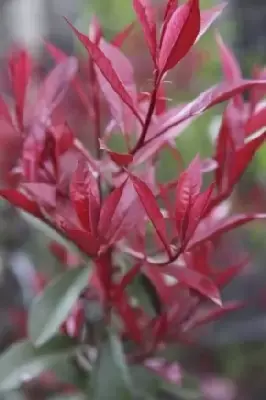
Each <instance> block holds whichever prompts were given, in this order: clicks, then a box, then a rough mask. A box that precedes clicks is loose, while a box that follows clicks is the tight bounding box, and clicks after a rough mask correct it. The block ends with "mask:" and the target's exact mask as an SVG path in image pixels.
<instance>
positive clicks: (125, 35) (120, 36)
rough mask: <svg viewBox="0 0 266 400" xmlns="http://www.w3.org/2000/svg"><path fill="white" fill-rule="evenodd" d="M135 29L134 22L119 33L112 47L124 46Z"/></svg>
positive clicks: (113, 40)
mask: <svg viewBox="0 0 266 400" xmlns="http://www.w3.org/2000/svg"><path fill="white" fill-rule="evenodd" d="M134 27H135V23H134V22H132V23H131V24H129V25H127V26H126V27H125V28H124V29H123V30H122V31H121V32H118V33H117V34H116V35H115V37H114V38H113V39H112V41H111V43H112V45H113V46H115V47H119V48H121V47H122V46H123V43H124V41H125V40H126V39H127V38H128V36H129V35H130V34H131V33H132V30H133V29H134Z"/></svg>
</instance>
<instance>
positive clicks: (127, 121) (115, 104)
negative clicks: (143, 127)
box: [96, 39, 137, 134]
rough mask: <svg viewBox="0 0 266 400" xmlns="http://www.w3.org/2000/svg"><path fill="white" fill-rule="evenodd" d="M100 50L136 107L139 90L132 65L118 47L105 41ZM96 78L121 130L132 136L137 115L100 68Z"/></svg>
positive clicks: (100, 45) (102, 42) (100, 44)
mask: <svg viewBox="0 0 266 400" xmlns="http://www.w3.org/2000/svg"><path fill="white" fill-rule="evenodd" d="M99 48H100V50H101V51H102V52H103V53H104V55H105V56H106V58H108V60H110V62H111V63H112V67H113V68H114V69H115V70H116V72H117V73H118V74H119V79H120V80H121V82H122V84H123V86H124V88H125V90H126V91H127V93H128V94H129V96H130V98H131V100H132V104H134V105H136V104H137V89H136V85H135V82H134V73H133V68H132V65H131V63H130V62H129V60H128V59H127V57H126V56H125V55H124V54H123V53H122V52H121V51H120V50H119V49H118V48H117V47H115V46H113V45H111V44H109V43H108V42H106V41H105V40H103V39H102V40H101V41H100V43H99ZM96 76H97V79H98V82H99V86H100V88H101V90H102V92H103V93H104V96H105V99H106V101H107V102H108V104H109V107H110V110H111V113H112V115H113V117H114V119H115V121H116V122H117V124H118V126H119V127H120V128H121V130H122V132H125V133H127V134H130V133H131V132H132V131H133V130H134V123H135V120H136V118H135V115H134V114H133V113H132V111H131V109H129V108H128V106H127V105H126V104H125V103H124V102H123V101H122V100H121V97H120V96H119V94H117V93H116V92H115V91H114V89H113V88H112V86H111V85H110V83H109V82H108V80H106V78H105V77H104V76H103V74H102V73H101V72H100V70H99V69H98V68H96Z"/></svg>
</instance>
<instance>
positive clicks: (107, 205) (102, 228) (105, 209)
mask: <svg viewBox="0 0 266 400" xmlns="http://www.w3.org/2000/svg"><path fill="white" fill-rule="evenodd" d="M124 186H125V182H124V183H123V184H122V185H121V186H119V187H118V188H116V189H114V190H113V191H112V192H111V194H109V196H108V197H107V199H106V200H105V201H104V204H103V206H102V209H101V214H100V221H99V226H98V232H99V235H100V236H101V235H103V236H104V235H105V234H106V232H108V229H109V228H110V222H111V221H112V217H113V215H114V212H115V210H116V208H117V206H118V204H119V201H120V199H121V197H122V193H123V188H124Z"/></svg>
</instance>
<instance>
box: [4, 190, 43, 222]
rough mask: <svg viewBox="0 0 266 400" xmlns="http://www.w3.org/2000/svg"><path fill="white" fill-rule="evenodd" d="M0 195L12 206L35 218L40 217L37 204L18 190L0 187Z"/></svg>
mask: <svg viewBox="0 0 266 400" xmlns="http://www.w3.org/2000/svg"><path fill="white" fill-rule="evenodd" d="M0 196H1V197H3V198H4V199H5V200H7V201H8V202H9V203H11V204H12V205H13V206H15V207H18V208H20V209H21V210H23V211H26V212H28V213H29V214H32V215H34V216H35V217H37V218H42V213H41V211H40V208H39V206H38V204H37V203H36V202H35V201H33V200H31V199H29V198H28V197H27V196H26V195H25V194H23V193H21V192H18V191H17V190H16V189H0Z"/></svg>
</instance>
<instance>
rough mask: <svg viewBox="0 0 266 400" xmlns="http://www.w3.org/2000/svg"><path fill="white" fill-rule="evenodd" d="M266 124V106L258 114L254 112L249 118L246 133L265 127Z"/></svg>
mask: <svg viewBox="0 0 266 400" xmlns="http://www.w3.org/2000/svg"><path fill="white" fill-rule="evenodd" d="M265 126H266V108H265V107H264V108H262V109H261V110H260V111H258V112H257V113H256V114H252V116H251V117H250V119H249V120H248V122H247V124H246V126H245V131H246V135H247V136H249V135H250V134H252V133H255V132H256V131H258V130H260V129H262V128H264V127H265Z"/></svg>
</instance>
